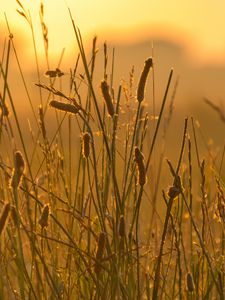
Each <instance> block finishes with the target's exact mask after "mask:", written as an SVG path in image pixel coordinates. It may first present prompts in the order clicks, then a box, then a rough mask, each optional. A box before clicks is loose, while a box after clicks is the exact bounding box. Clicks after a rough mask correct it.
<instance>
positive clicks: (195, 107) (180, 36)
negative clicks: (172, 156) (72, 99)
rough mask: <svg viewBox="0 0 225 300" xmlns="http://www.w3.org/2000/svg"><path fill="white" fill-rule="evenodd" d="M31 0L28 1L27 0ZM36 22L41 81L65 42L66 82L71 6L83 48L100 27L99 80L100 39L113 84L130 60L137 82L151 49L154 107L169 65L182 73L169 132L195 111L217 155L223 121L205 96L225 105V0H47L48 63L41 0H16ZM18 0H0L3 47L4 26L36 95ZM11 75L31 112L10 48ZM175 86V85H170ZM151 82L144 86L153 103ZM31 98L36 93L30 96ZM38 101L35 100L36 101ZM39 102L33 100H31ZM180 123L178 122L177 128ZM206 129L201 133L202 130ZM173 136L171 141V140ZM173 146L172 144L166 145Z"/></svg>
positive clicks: (22, 105) (99, 72)
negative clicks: (47, 62)
mask: <svg viewBox="0 0 225 300" xmlns="http://www.w3.org/2000/svg"><path fill="white" fill-rule="evenodd" d="M31 2H32V3H31ZM20 3H21V4H22V5H23V6H24V8H25V9H26V10H27V12H28V11H29V13H30V16H31V18H32V22H33V28H34V35H35V39H36V44H37V49H38V53H37V54H38V59H39V64H40V69H41V79H42V80H43V83H46V82H48V81H47V79H46V77H45V76H44V73H45V72H46V70H47V69H48V68H49V69H53V70H54V69H55V68H56V67H57V65H58V62H59V59H60V56H61V54H62V51H63V49H64V50H65V52H64V55H63V59H62V62H61V65H60V69H62V71H63V72H64V73H65V76H63V77H62V78H61V80H62V82H61V83H62V84H63V86H64V87H65V89H66V88H68V86H69V70H70V68H73V67H74V65H75V62H76V59H77V54H78V49H77V45H76V39H75V36H74V32H73V28H72V24H71V20H70V17H69V12H68V8H70V10H71V13H72V15H73V18H74V20H75V23H76V25H77V26H78V27H79V29H80V31H81V34H82V37H83V40H84V45H85V49H86V51H87V53H91V47H92V40H93V37H94V36H95V35H97V37H98V39H97V47H98V49H99V52H98V56H97V62H96V77H95V82H96V88H98V87H99V82H100V80H101V79H102V78H103V70H104V64H103V44H104V42H105V41H106V42H107V44H108V55H109V64H110V63H111V59H112V52H113V49H115V69H114V75H115V76H114V84H115V87H116V86H117V85H118V84H119V83H120V82H121V80H122V81H123V82H128V81H129V74H130V72H131V70H132V68H133V67H134V76H135V80H134V86H136V85H137V82H138V78H139V75H140V72H141V70H142V68H143V63H144V61H145V59H146V58H147V57H149V56H153V57H154V66H155V70H154V76H155V99H156V106H157V103H158V107H159V106H160V103H161V101H162V97H163V94H164V90H165V87H166V83H167V78H168V75H169V72H170V69H171V68H174V81H173V86H174V84H175V81H176V79H177V78H179V84H178V87H177V92H176V98H175V104H174V116H173V121H172V123H173V124H172V125H173V126H172V125H171V128H172V129H171V131H170V139H173V138H174V141H176V140H177V134H179V132H180V133H181V132H182V128H183V122H184V118H185V117H186V116H193V117H194V119H195V120H196V121H198V124H199V126H200V128H201V132H202V133H201V134H200V135H201V140H202V144H203V148H204V147H205V149H206V148H207V147H211V145H212V144H213V145H215V149H217V148H218V153H219V156H220V155H221V153H222V150H221V149H223V145H224V122H223V121H222V120H221V118H220V117H219V115H218V114H217V112H216V111H215V110H213V109H212V108H211V107H210V106H208V105H207V104H206V103H205V102H204V98H207V99H209V100H210V101H211V102H212V103H213V104H214V105H216V106H218V107H219V109H220V111H221V112H222V113H224V111H225V100H224V99H225V18H224V11H225V1H223V0H216V1H213V2H212V1H209V0H204V1H203V0H199V1H195V0H189V1H177V0H170V1H168V0H161V1H158V0H140V1H136V0H129V1H128V0H123V1H119V0H108V1H103V0H95V1H93V0H82V1H81V0H80V1H73V0H67V1H64V0H54V1H51V0H45V1H42V3H43V7H44V22H45V24H46V26H47V28H48V40H49V48H48V51H49V66H47V64H46V60H45V52H44V43H43V37H42V30H41V23H40V4H41V2H40V1H37V0H35V1H28V0H26V1H25V0H21V2H20ZM17 9H19V10H20V11H21V8H20V4H19V2H18V1H16V0H1V2H0V12H1V13H0V51H1V52H0V53H3V48H4V41H5V40H7V38H8V35H9V31H8V28H7V24H6V19H7V21H8V24H9V27H10V31H11V32H12V34H13V37H14V38H13V41H14V43H15V45H16V49H17V51H18V57H19V60H20V63H21V66H22V70H23V73H24V77H25V80H26V82H27V83H29V84H28V88H29V92H30V94H31V96H32V97H33V98H32V99H35V98H36V96H37V95H36V94H37V93H36V90H35V88H34V83H35V82H37V75H36V64H35V56H34V49H33V44H32V35H31V30H30V28H29V26H28V24H27V22H26V20H25V18H24V17H23V16H21V15H20V14H19V13H18V12H17ZM11 56H12V57H11V65H10V72H9V78H10V81H11V85H13V89H12V93H13V96H14V98H16V99H17V100H18V109H22V110H23V112H24V114H25V115H26V112H27V114H29V109H28V103H27V101H26V100H25V99H24V87H23V85H22V84H21V79H20V76H19V72H18V66H17V64H14V62H15V57H14V55H13V54H12V55H11ZM173 86H172V89H173ZM151 88H152V86H151V85H149V86H148V93H149V99H148V100H149V103H148V105H149V106H151V103H152V102H151V101H152V99H151V97H152V96H151V95H152V93H151V91H150V89H151ZM34 102H35V100H34ZM38 104H39V102H38V101H37V105H38ZM36 107H37V106H36ZM179 128H180V130H179ZM202 134H203V135H202ZM174 143H176V142H174ZM171 151H173V149H172V150H171Z"/></svg>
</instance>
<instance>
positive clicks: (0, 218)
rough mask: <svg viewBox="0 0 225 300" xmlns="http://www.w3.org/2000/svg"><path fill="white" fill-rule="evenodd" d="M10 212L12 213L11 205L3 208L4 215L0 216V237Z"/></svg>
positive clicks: (7, 204)
mask: <svg viewBox="0 0 225 300" xmlns="http://www.w3.org/2000/svg"><path fill="white" fill-rule="evenodd" d="M9 211H10V204H9V203H6V204H5V205H4V207H3V210H2V213H1V216H0V235H1V233H2V232H3V230H4V228H5V225H6V221H7V219H8V215H9Z"/></svg>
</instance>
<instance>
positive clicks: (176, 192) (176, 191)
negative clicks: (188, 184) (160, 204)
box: [167, 176, 182, 199]
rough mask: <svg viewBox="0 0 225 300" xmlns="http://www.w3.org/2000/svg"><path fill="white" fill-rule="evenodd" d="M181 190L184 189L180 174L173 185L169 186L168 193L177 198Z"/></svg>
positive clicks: (172, 197)
mask: <svg viewBox="0 0 225 300" xmlns="http://www.w3.org/2000/svg"><path fill="white" fill-rule="evenodd" d="M181 191H182V187H181V181H180V177H179V176H178V177H177V179H175V180H174V183H173V186H171V187H170V188H169V190H168V193H167V194H168V196H169V197H170V198H171V199H175V198H176V197H177V196H179V194H180V193H181Z"/></svg>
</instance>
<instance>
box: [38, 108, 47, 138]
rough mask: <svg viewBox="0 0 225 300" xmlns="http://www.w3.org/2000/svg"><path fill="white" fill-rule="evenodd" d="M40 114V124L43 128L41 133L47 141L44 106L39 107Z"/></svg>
mask: <svg viewBox="0 0 225 300" xmlns="http://www.w3.org/2000/svg"><path fill="white" fill-rule="evenodd" d="M38 113H39V124H40V127H41V133H42V135H43V138H44V139H45V138H46V128H45V122H44V111H43V107H42V105H40V106H39V110H38Z"/></svg>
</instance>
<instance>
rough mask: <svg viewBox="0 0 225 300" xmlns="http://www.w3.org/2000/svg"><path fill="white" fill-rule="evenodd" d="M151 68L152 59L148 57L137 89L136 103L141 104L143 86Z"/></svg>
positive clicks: (143, 95) (143, 94)
mask: <svg viewBox="0 0 225 300" xmlns="http://www.w3.org/2000/svg"><path fill="white" fill-rule="evenodd" d="M152 66H153V62H152V58H151V57H149V58H148V59H146V61H145V65H144V69H143V71H142V73H141V76H140V79H139V83H138V88H137V100H138V102H142V101H143V100H144V97H145V85H146V81H147V77H148V73H149V71H150V68H151V67H152Z"/></svg>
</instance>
